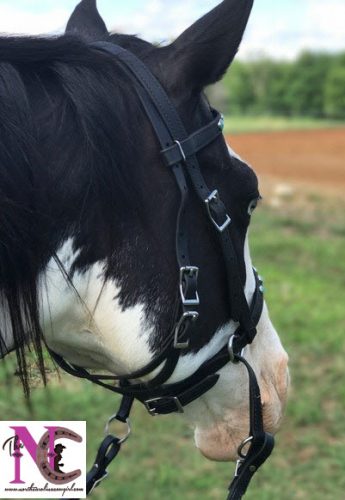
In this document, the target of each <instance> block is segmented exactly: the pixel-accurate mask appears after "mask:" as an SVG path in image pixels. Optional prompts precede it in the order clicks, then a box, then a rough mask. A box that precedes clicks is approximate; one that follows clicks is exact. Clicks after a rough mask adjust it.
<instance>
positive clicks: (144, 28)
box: [0, 0, 345, 58]
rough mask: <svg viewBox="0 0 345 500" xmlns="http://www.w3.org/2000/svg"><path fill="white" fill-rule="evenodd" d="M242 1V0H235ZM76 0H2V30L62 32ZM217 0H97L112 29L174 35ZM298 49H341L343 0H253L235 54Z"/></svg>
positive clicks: (288, 53)
mask: <svg viewBox="0 0 345 500" xmlns="http://www.w3.org/2000/svg"><path fill="white" fill-rule="evenodd" d="M238 1H241V0H238ZM77 3H78V0H0V32H2V33H21V34H42V33H57V32H61V31H62V30H63V29H64V27H65V25H66V22H67V20H68V18H69V15H70V13H71V12H72V11H73V9H74V7H75V6H76V5H77ZM218 3H220V1H219V0H98V7H99V10H100V12H101V14H102V16H103V18H104V20H105V21H106V23H107V26H108V28H109V29H110V30H112V29H116V28H117V29H119V30H121V31H123V32H127V33H135V34H138V35H140V36H142V37H143V38H146V39H147V40H151V41H163V40H168V39H171V38H172V37H175V36H177V35H178V34H179V33H180V32H181V31H183V30H184V29H185V28H186V27H187V26H189V25H190V24H191V23H192V22H193V21H195V20H196V19H197V18H198V17H200V16H201V15H203V14H204V13H205V12H207V11H208V10H210V9H211V8H213V7H214V6H215V5H217V4H218ZM302 49H314V50H328V51H337V50H345V0H255V3H254V9H253V13H252V17H251V19H250V22H249V26H248V30H247V32H246V35H245V39H244V42H243V44H242V47H241V50H240V53H239V57H241V58H247V57H251V56H253V55H256V54H258V53H266V54H268V55H270V56H273V57H284V58H292V57H294V56H295V55H296V54H297V53H298V52H300V51H301V50H302Z"/></svg>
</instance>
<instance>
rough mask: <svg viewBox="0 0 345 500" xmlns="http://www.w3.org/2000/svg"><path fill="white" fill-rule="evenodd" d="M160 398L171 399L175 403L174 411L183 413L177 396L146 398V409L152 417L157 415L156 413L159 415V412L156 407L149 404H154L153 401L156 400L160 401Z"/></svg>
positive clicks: (155, 401)
mask: <svg viewBox="0 0 345 500" xmlns="http://www.w3.org/2000/svg"><path fill="white" fill-rule="evenodd" d="M161 400H166V401H173V402H174V403H175V405H176V413H184V409H183V406H182V404H181V402H180V400H179V398H178V397H176V396H162V397H160V398H152V399H148V400H147V401H145V402H144V404H145V406H146V409H147V411H148V412H149V414H150V415H151V416H152V417H157V416H158V415H160V413H157V408H156V407H155V406H151V405H154V403H157V402H158V401H161Z"/></svg>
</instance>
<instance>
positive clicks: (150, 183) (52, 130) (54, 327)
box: [0, 0, 288, 460]
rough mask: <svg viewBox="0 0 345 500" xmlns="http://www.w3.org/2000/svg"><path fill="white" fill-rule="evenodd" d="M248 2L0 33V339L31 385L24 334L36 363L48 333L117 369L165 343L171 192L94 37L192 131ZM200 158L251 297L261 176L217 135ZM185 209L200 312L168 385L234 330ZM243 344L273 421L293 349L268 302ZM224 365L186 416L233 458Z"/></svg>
mask: <svg viewBox="0 0 345 500" xmlns="http://www.w3.org/2000/svg"><path fill="white" fill-rule="evenodd" d="M251 6H252V1H250V0H243V1H242V0H241V1H240V0H224V1H223V2H222V3H220V5H218V7H216V8H215V9H214V10H212V11H211V12H210V13H209V14H207V15H206V16H204V17H203V18H202V19H200V20H199V21H198V22H196V23H195V24H194V25H192V26H191V27H190V28H189V29H187V30H186V31H185V32H184V33H183V34H182V35H181V36H180V37H179V38H178V39H177V40H176V41H174V42H173V43H172V44H170V45H168V46H162V47H157V46H154V45H151V44H150V43H147V42H145V41H143V40H140V39H138V38H136V37H135V36H129V35H122V34H109V33H108V31H107V28H106V26H105V23H104V21H103V20H102V19H101V17H100V15H99V13H98V12H97V9H96V2H95V0H83V1H82V2H81V3H80V4H79V5H78V7H77V8H76V10H75V11H74V13H73V15H72V16H71V18H70V20H69V22H68V25H67V30H66V33H65V35H64V36H60V37H47V38H27V37H21V38H18V37H2V38H0V290H1V291H0V293H1V304H0V308H1V309H0V311H1V315H0V328H1V352H2V357H4V356H5V355H6V354H7V353H8V352H10V351H12V350H15V351H16V353H17V357H18V361H19V366H20V373H21V377H22V381H23V384H24V388H25V390H26V391H28V377H27V370H26V360H25V351H24V350H25V349H26V345H28V344H30V345H33V346H34V350H35V351H36V354H37V356H38V359H39V366H40V368H41V372H42V375H43V376H44V366H43V357H42V343H45V344H47V345H48V347H49V348H50V349H52V350H53V351H55V352H56V353H58V354H60V355H61V356H63V357H64V358H65V359H66V360H67V361H69V362H70V363H74V364H76V365H78V366H81V367H85V368H89V369H96V370H106V371H108V372H110V373H113V374H117V375H118V374H126V373H129V372H132V371H135V370H138V369H139V368H140V367H142V366H144V365H146V364H147V363H148V362H149V361H150V360H151V359H152V358H153V357H154V356H155V355H156V354H157V353H158V352H159V351H160V349H161V346H162V345H163V344H164V341H165V340H166V336H167V335H168V334H169V333H170V332H169V325H171V323H172V320H173V318H174V314H175V311H174V305H175V303H176V290H177V289H178V273H177V272H176V255H175V225H176V213H177V211H178V206H179V193H178V190H177V187H176V185H175V182H174V179H173V176H172V175H171V172H170V171H169V169H167V168H166V167H165V166H164V164H163V162H162V158H161V156H160V153H159V149H160V148H159V147H158V143H157V140H156V137H155V135H154V132H153V130H152V127H151V124H150V123H149V121H148V119H147V116H146V114H145V113H144V111H143V109H142V107H141V105H140V102H139V99H138V96H137V94H136V93H135V91H134V90H133V88H132V86H131V85H130V84H129V83H128V78H127V77H126V74H125V72H124V71H123V67H122V66H121V65H120V64H119V62H118V61H117V60H116V58H111V57H109V56H107V55H106V54H102V52H101V51H99V50H96V49H95V47H94V46H92V43H90V42H95V41H108V42H114V43H116V44H117V45H120V46H122V47H124V48H126V49H128V50H130V51H131V52H133V53H134V54H135V55H136V56H137V57H138V58H139V59H141V60H142V61H144V62H145V64H146V65H147V66H148V67H149V68H150V70H151V71H152V73H153V74H154V75H155V76H156V77H157V79H158V80H159V81H160V82H161V84H162V85H163V87H164V88H165V90H166V92H167V93H168V95H169V96H170V98H171V100H172V102H173V103H174V105H175V106H176V108H177V110H178V112H179V114H180V116H181V118H182V120H183V122H184V125H185V127H186V129H187V130H188V131H189V132H190V133H191V132H193V131H194V130H196V129H198V128H200V127H202V126H203V125H205V124H207V123H208V120H209V107H208V104H207V101H206V99H205V97H204V94H203V89H205V87H206V86H208V85H210V84H213V83H215V82H217V81H218V80H220V79H221V78H222V76H223V74H224V72H225V71H226V70H227V68H228V67H229V65H230V64H231V62H232V60H233V58H234V56H235V54H236V52H237V50H238V46H239V43H240V41H241V38H242V35H243V31H244V28H245V25H246V21H247V19H248V16H249V12H250V9H251ZM244 21H245V22H244ZM198 159H199V161H200V164H201V168H202V171H203V174H204V176H205V178H206V180H207V183H208V185H210V186H215V187H218V188H219V191H220V194H221V197H222V199H223V201H224V202H225V204H226V206H227V209H228V211H229V213H231V218H232V227H231V236H232V240H233V243H234V246H235V250H236V254H237V259H238V262H239V266H240V269H239V271H240V274H241V277H242V280H243V284H244V287H245V294H246V297H247V300H248V302H250V300H251V297H252V295H253V292H254V289H255V278H254V274H253V271H252V263H251V258H250V252H249V243H248V227H249V223H250V212H251V210H248V209H249V208H250V207H252V206H253V205H255V201H256V200H257V199H258V198H259V191H258V182H257V178H256V176H255V174H254V172H253V170H252V169H251V168H250V167H249V166H248V165H247V164H246V163H245V162H244V161H243V160H241V159H240V158H239V157H238V156H237V155H236V154H235V153H234V152H233V151H232V150H231V149H229V148H227V146H226V144H225V142H224V140H223V138H222V137H219V138H218V139H217V140H216V141H215V142H214V143H212V144H211V145H210V146H209V147H207V148H205V150H203V151H202V152H201V153H199V154H198ZM187 221H188V224H187V227H188V230H189V236H190V239H189V241H190V253H191V255H192V256H193V260H194V262H195V263H196V265H197V266H198V267H199V268H200V276H199V295H200V299H201V304H200V317H199V320H198V322H197V323H196V324H195V326H194V327H193V328H194V331H193V335H192V340H191V344H190V347H189V349H188V350H187V351H186V352H185V353H184V355H182V356H181V358H180V361H179V363H178V365H177V368H176V369H175V371H174V373H173V375H172V377H171V379H170V381H171V382H174V381H178V380H182V379H184V378H186V377H187V376H188V375H190V374H192V373H194V372H195V371H196V369H197V368H198V367H199V366H200V365H201V364H202V363H203V362H205V361H206V360H207V359H209V358H210V357H211V356H213V355H214V354H215V353H216V352H217V351H218V350H219V349H220V348H221V347H222V346H223V345H224V344H225V343H226V341H227V339H228V338H229V336H230V334H231V332H233V331H234V330H235V328H236V323H235V322H234V321H232V320H231V317H230V313H229V308H228V302H227V287H226V282H225V278H224V270H223V264H222V258H221V255H220V249H219V246H218V245H217V242H216V240H215V239H214V237H213V235H212V229H211V228H210V225H209V224H208V223H207V222H206V221H205V216H204V213H203V210H202V208H201V207H200V205H199V203H198V202H197V200H196V199H195V197H193V196H192V198H191V200H190V202H189V206H188V215H187ZM245 357H246V359H247V360H249V362H250V363H251V365H252V366H253V368H254V369H255V372H256V374H257V377H258V381H259V384H260V387H261V391H262V398H263V410H264V420H265V426H266V428H267V429H268V430H269V431H270V432H275V431H276V430H277V428H278V426H279V423H280V421H281V417H282V409H283V406H284V402H285V398H286V393H287V386H288V371H287V355H286V353H285V351H284V349H283V347H282V345H281V343H280V340H279V338H278V335H277V333H276V331H275V329H274V327H273V325H272V323H271V321H270V319H269V315H268V311H267V308H266V306H264V309H263V312H262V316H261V319H260V322H259V324H258V334H257V337H256V338H255V340H254V342H253V343H252V344H251V345H250V346H248V347H247V348H246V350H245ZM157 371H159V369H157V370H156V371H155V373H157ZM155 373H153V374H151V376H152V377H153V376H154V374H155ZM220 373H221V377H220V379H219V382H218V383H217V384H216V385H215V387H214V388H213V389H212V390H210V391H209V392H207V393H206V394H205V395H204V396H202V397H200V398H199V399H198V400H197V401H195V402H193V403H192V404H190V405H188V406H187V407H186V408H185V413H184V415H185V417H186V419H187V420H188V421H189V422H190V423H192V424H193V425H194V427H195V441H196V446H197V447H198V448H199V449H200V451H201V452H202V453H203V454H204V455H206V456H207V457H209V458H210V459H215V460H229V459H234V458H235V456H236V447H237V446H238V444H239V443H240V442H241V440H242V439H243V438H244V437H246V436H247V429H248V391H247V374H246V371H245V370H244V368H243V367H241V366H235V365H232V364H228V365H227V366H225V367H224V368H223V369H222V370H221V372H220Z"/></svg>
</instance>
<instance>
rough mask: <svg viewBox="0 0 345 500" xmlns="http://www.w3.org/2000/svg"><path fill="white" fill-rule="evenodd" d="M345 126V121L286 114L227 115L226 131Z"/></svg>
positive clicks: (231, 132)
mask: <svg viewBox="0 0 345 500" xmlns="http://www.w3.org/2000/svg"><path fill="white" fill-rule="evenodd" d="M330 127H345V122H344V121H337V120H326V119H316V118H308V117H307V118H306V117H299V116H298V117H291V118H289V117H285V116H245V115H244V116H243V115H239V116H233V115H231V116H226V118H225V133H227V134H240V133H245V132H278V131H286V130H314V129H323V128H330Z"/></svg>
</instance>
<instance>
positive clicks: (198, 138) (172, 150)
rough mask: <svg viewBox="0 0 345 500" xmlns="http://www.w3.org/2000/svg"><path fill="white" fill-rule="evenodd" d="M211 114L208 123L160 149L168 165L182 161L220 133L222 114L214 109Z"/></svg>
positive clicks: (205, 145) (209, 142)
mask: <svg viewBox="0 0 345 500" xmlns="http://www.w3.org/2000/svg"><path fill="white" fill-rule="evenodd" d="M213 115H214V119H213V120H212V121H211V122H210V123H209V124H208V125H206V126H205V127H203V128H201V129H199V130H198V131H197V132H194V134H191V135H190V136H189V137H188V138H187V139H184V140H183V141H181V142H178V143H175V144H174V145H173V146H170V147H169V148H166V149H163V150H162V151H161V153H162V155H163V156H164V159H165V163H166V165H167V166H168V167H172V166H173V165H175V164H176V163H184V162H185V161H186V160H187V159H188V158H190V157H191V156H194V155H195V154H196V153H198V152H199V151H201V150H202V149H204V148H205V147H207V146H208V145H209V144H211V143H212V142H213V141H215V140H216V139H217V137H218V136H220V135H221V134H222V130H223V121H222V115H221V114H220V113H218V112H217V111H215V110H213Z"/></svg>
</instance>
